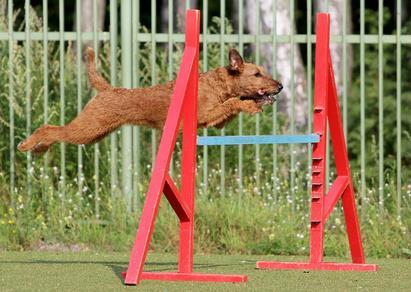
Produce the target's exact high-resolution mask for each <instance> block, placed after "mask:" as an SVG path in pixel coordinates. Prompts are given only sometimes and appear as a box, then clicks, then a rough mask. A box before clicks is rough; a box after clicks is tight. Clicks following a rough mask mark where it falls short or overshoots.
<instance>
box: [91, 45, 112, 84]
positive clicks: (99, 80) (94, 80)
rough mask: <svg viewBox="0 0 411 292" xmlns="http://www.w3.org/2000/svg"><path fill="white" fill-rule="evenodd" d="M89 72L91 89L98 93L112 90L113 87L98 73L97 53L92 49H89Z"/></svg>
mask: <svg viewBox="0 0 411 292" xmlns="http://www.w3.org/2000/svg"><path fill="white" fill-rule="evenodd" d="M87 57H88V62H87V70H88V79H89V81H90V85H91V87H93V88H94V89H96V90H97V91H104V90H107V89H110V88H111V85H110V84H109V83H108V82H107V80H106V79H104V78H103V77H102V76H101V75H100V74H98V73H97V70H96V63H95V61H94V59H95V53H94V50H93V49H92V48H90V47H88V48H87Z"/></svg>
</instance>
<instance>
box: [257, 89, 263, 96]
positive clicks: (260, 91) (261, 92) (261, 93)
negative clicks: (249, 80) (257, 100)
mask: <svg viewBox="0 0 411 292" xmlns="http://www.w3.org/2000/svg"><path fill="white" fill-rule="evenodd" d="M257 92H258V94H259V95H264V94H265V92H264V90H262V89H259V90H258V91H257Z"/></svg>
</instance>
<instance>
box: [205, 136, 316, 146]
mask: <svg viewBox="0 0 411 292" xmlns="http://www.w3.org/2000/svg"><path fill="white" fill-rule="evenodd" d="M318 141H320V136H318V135H316V134H310V135H259V136H200V137H197V145H201V146H204V145H209V146H210V145H245V144H250V145H255V144H296V143H317V142H318Z"/></svg>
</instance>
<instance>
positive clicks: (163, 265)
mask: <svg viewBox="0 0 411 292" xmlns="http://www.w3.org/2000/svg"><path fill="white" fill-rule="evenodd" d="M255 262H256V261H254V260H244V261H241V263H238V262H235V263H224V264H194V269H195V270H202V269H209V268H218V267H231V266H233V267H234V266H238V265H254V264H255ZM0 264H25V265H27V264H28V265H30V264H31V265H38V264H40V265H56V264H57V265H64V264H79V265H87V264H91V265H103V266H105V267H108V268H110V269H111V270H112V271H113V273H114V275H115V276H116V277H117V278H118V279H119V280H120V281H121V282H123V277H122V275H121V273H122V272H124V271H126V270H127V265H128V262H124V261H85V260H79V261H73V260H68V261H64V260H31V261H30V260H22V261H13V260H11V261H8V260H5V261H0ZM177 265H178V263H177V262H175V261H173V262H171V261H168V262H146V263H145V266H146V267H148V270H147V271H150V272H165V271H173V270H175V271H176V270H177Z"/></svg>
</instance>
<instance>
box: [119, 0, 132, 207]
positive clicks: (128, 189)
mask: <svg viewBox="0 0 411 292" xmlns="http://www.w3.org/2000/svg"><path fill="white" fill-rule="evenodd" d="M131 4H132V2H131V0H124V1H121V68H122V70H121V74H122V79H123V80H122V84H123V87H125V88H130V87H131V82H132V72H131V64H132V61H131V51H132V49H131V39H132V30H131V29H132V27H131V25H130V23H131V12H132V6H131ZM121 138H122V143H121V165H122V172H121V184H122V191H123V195H124V196H125V199H126V204H127V211H129V212H131V205H132V204H131V196H132V178H133V175H132V173H133V172H132V159H131V157H132V153H131V147H132V128H131V126H125V127H123V129H122V130H121Z"/></svg>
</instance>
